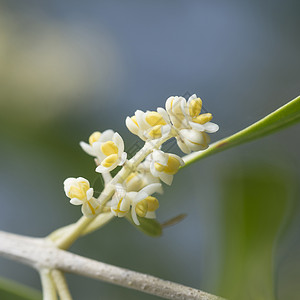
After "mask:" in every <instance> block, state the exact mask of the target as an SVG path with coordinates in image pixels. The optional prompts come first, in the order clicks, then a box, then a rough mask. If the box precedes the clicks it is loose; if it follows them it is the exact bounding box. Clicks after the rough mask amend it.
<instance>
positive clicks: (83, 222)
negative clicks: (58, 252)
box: [55, 216, 94, 249]
mask: <svg viewBox="0 0 300 300" xmlns="http://www.w3.org/2000/svg"><path fill="white" fill-rule="evenodd" d="M93 220H94V218H87V217H85V216H82V217H81V218H80V219H79V220H78V221H77V222H76V223H75V224H74V227H71V229H70V230H69V231H67V232H66V233H65V234H64V235H63V236H62V237H61V238H60V239H58V240H57V241H56V242H55V245H56V247H58V248H60V249H68V248H69V247H70V246H71V245H72V244H73V243H74V242H75V241H76V240H77V239H78V237H79V236H80V235H81V233H82V231H83V230H84V229H85V228H86V227H87V226H88V225H89V224H90V223H91V222H92V221H93Z"/></svg>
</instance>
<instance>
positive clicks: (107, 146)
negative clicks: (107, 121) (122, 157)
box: [101, 141, 118, 156]
mask: <svg viewBox="0 0 300 300" xmlns="http://www.w3.org/2000/svg"><path fill="white" fill-rule="evenodd" d="M101 151H102V153H103V154H104V155H106V156H109V155H111V154H117V153H118V147H117V145H116V144H115V143H114V142H113V141H108V142H105V143H103V144H102V145H101Z"/></svg>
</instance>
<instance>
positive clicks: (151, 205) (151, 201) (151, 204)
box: [145, 196, 159, 211]
mask: <svg viewBox="0 0 300 300" xmlns="http://www.w3.org/2000/svg"><path fill="white" fill-rule="evenodd" d="M145 200H146V201H147V203H148V211H156V210H157V209H158V208H159V202H158V200H157V198H155V197H152V196H148V197H147V198H146V199H145Z"/></svg>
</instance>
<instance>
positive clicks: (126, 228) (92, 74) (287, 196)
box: [0, 0, 300, 300]
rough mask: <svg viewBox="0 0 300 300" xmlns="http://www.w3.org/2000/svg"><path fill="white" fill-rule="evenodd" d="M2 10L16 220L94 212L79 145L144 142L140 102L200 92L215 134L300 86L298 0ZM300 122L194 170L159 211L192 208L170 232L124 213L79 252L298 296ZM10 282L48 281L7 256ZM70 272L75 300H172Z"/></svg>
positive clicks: (2, 99)
mask: <svg viewBox="0 0 300 300" xmlns="http://www.w3.org/2000/svg"><path fill="white" fill-rule="evenodd" d="M0 8H1V9H0V79H1V80H0V122H1V124H0V125H1V126H0V138H1V139H0V141H1V147H0V166H1V169H0V190H1V210H0V229H1V230H6V231H10V232H14V233H18V234H25V235H30V236H40V237H42V236H45V235H47V234H48V233H50V232H51V231H52V230H54V229H56V228H57V227H59V226H63V225H66V224H69V223H72V222H74V221H75V220H76V219H77V218H79V217H80V210H79V209H78V207H74V206H71V205H69V203H68V200H67V198H66V197H65V195H64V192H63V185H62V183H63V180H64V179H65V178H67V177H69V176H72V177H73V176H74V177H78V176H83V177H85V178H88V179H89V180H90V181H91V182H97V178H98V177H97V174H96V173H95V172H94V169H95V167H94V163H93V160H92V159H91V158H90V157H88V156H87V155H86V154H85V153H83V151H81V149H80V147H79V141H80V140H87V138H88V136H89V135H90V133H92V132H93V131H95V130H100V131H103V130H105V129H107V128H112V129H114V130H116V131H118V132H119V133H120V134H121V135H122V136H123V138H124V139H125V144H126V149H132V148H134V147H135V145H136V143H137V138H136V137H135V136H133V135H132V134H130V133H129V132H128V130H127V129H126V127H125V118H126V116H128V115H132V114H133V113H134V111H135V110H136V109H141V110H147V109H151V110H152V109H155V108H156V107H158V106H164V102H165V100H166V98H167V97H169V96H170V95H186V94H193V93H197V95H198V96H200V97H201V98H202V99H203V101H204V107H205V109H206V110H208V111H209V112H212V113H213V114H214V121H215V122H216V123H218V124H219V125H220V130H219V132H218V133H216V134H214V135H212V136H211V137H212V140H213V141H216V140H217V139H219V138H222V137H225V136H227V135H230V134H232V133H234V132H236V131H238V130H240V129H242V128H244V127H246V126H248V125H250V124H251V123H253V122H255V121H257V120H258V119H260V118H262V117H263V116H265V115H266V114H268V113H270V112H271V111H273V110H275V109H276V108H278V107H279V106H281V105H283V104H285V103H286V102H288V101H289V100H291V99H293V98H294V97H296V96H297V95H298V94H299V87H300V86H299V83H300V72H299V70H300V57H299V53H300V37H299V28H300V19H299V10H300V2H299V1H292V0H287V1H258V0H255V1H237V0H232V1H221V0H219V1H174V0H173V1H133V0H130V1H117V0H113V1H90V0H88V1H70V0H65V1H57V0H52V1H14V0H10V1H0ZM299 129H300V127H299V125H297V126H294V127H292V128H288V129H287V130H285V131H282V132H279V133H276V134H274V135H272V136H270V137H267V138H264V139H262V140H259V141H255V142H251V143H250V144H247V145H243V146H241V147H238V148H236V149H231V150H228V151H226V152H224V153H221V154H218V155H216V156H212V157H210V158H208V159H207V160H203V161H201V162H199V163H197V164H194V165H192V166H190V167H188V168H186V169H183V170H182V171H180V173H179V174H178V175H177V176H176V177H175V180H174V183H173V185H172V187H171V188H169V187H165V193H164V195H163V196H161V198H160V203H161V207H160V209H159V211H158V220H159V221H161V222H163V221H166V220H168V219H169V218H172V217H174V216H176V215H178V214H180V213H187V218H186V219H184V220H183V221H182V222H181V223H179V224H177V225H175V226H173V227H171V228H168V229H166V230H165V231H164V234H163V236H162V237H160V238H150V237H148V236H145V235H143V234H141V233H140V232H138V231H136V229H135V228H133V227H132V226H131V225H130V224H129V223H128V222H127V221H126V220H124V219H116V220H114V221H113V222H111V223H110V224H109V225H107V226H106V227H105V228H103V229H101V230H100V231H98V232H96V233H94V234H92V235H90V236H87V237H85V238H82V239H80V240H79V241H78V242H77V243H76V244H75V245H74V246H73V247H72V248H71V251H73V252H76V253H78V254H80V255H85V256H87V257H91V258H94V259H97V260H101V261H103V262H107V263H111V264H115V265H118V266H122V267H125V268H130V269H133V270H136V271H140V272H144V273H149V274H152V275H155V276H158V277H161V278H163V279H167V280H172V281H176V282H179V283H182V284H185V285H188V286H192V287H195V288H199V289H202V290H205V291H207V292H211V293H214V294H217V295H222V296H224V297H229V298H231V299H249V300H250V299H255V300H257V299H258V300H260V299H267V300H269V299H270V300H271V299H284V300H286V299H289V300H296V299H298V297H299V293H300V288H299V281H300V238H299V235H300V230H299V226H300V209H299V205H298V203H299V177H300V175H299V165H300V158H299V146H300V141H299ZM138 145H140V143H138ZM170 152H175V153H180V152H179V151H178V149H177V147H176V145H173V146H172V147H171V150H170ZM0 276H3V277H7V278H10V279H13V280H16V281H18V282H20V283H23V284H26V285H29V286H31V287H34V288H38V289H40V281H39V277H38V274H37V273H36V272H35V271H34V270H31V269H29V268H28V267H25V266H23V265H19V264H17V263H15V262H12V261H8V260H5V259H2V258H0ZM67 278H68V280H69V282H70V288H71V291H72V294H73V296H74V299H87V297H86V294H88V295H89V296H88V299H100V298H101V299H102V300H103V299H149V300H150V299H157V297H154V296H148V295H143V294H141V293H139V292H136V291H131V290H127V289H125V288H121V287H116V286H112V285H109V284H106V283H101V282H96V281H93V280H91V279H86V278H82V277H78V276H73V275H68V276H67ZM1 297H2V298H1V299H15V298H10V297H9V296H1Z"/></svg>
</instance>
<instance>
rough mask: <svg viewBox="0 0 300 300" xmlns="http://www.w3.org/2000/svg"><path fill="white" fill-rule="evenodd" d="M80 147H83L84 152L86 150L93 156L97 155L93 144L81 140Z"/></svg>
mask: <svg viewBox="0 0 300 300" xmlns="http://www.w3.org/2000/svg"><path fill="white" fill-rule="evenodd" d="M79 145H80V147H81V148H82V150H83V151H84V152H86V153H87V154H89V155H91V156H96V155H95V152H94V149H93V147H92V146H91V145H89V144H87V143H85V142H80V143H79Z"/></svg>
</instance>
